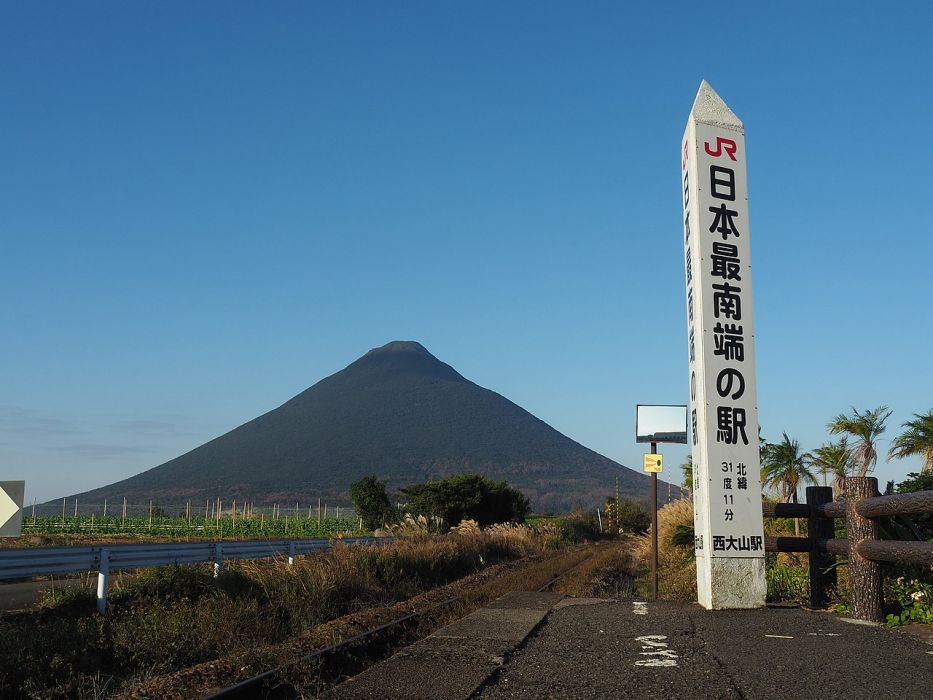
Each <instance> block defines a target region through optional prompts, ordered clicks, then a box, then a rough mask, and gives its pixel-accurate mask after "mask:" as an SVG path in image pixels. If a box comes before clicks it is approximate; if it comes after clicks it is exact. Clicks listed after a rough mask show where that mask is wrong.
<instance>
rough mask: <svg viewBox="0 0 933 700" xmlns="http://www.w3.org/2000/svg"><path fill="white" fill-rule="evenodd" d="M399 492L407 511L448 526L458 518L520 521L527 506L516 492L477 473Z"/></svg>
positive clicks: (506, 485) (484, 521)
mask: <svg viewBox="0 0 933 700" xmlns="http://www.w3.org/2000/svg"><path fill="white" fill-rule="evenodd" d="M402 493H404V494H405V495H406V496H407V497H408V509H409V510H410V511H412V512H413V513H419V514H422V515H428V516H438V517H440V518H442V519H443V520H444V522H445V523H446V524H447V525H448V526H451V527H452V526H454V525H456V524H457V523H459V522H460V521H462V520H475V521H477V522H478V523H479V524H480V525H483V526H485V525H492V524H494V523H507V522H524V520H525V517H526V516H527V515H528V509H529V502H528V498H526V497H525V495H524V494H522V493H521V492H520V491H518V490H516V489H513V488H511V487H509V485H508V484H506V482H504V481H492V480H491V479H487V478H486V477H484V476H482V475H481V474H455V475H454V476H450V477H447V478H446V479H441V480H439V481H429V482H427V483H426V484H415V485H412V486H406V487H405V488H403V489H402Z"/></svg>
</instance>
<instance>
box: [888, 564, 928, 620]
mask: <svg viewBox="0 0 933 700" xmlns="http://www.w3.org/2000/svg"><path fill="white" fill-rule="evenodd" d="M890 592H891V593H892V594H893V596H894V598H895V599H896V600H897V604H898V606H899V607H900V609H901V611H900V612H899V613H897V614H890V615H888V617H887V621H886V624H887V625H888V626H889V627H896V626H897V625H909V624H914V623H920V624H924V625H930V624H933V584H929V583H923V582H922V581H918V580H916V579H913V580H910V581H908V580H907V579H905V578H904V577H903V576H900V577H898V578H897V579H896V580H895V581H894V583H893V584H891V586H890Z"/></svg>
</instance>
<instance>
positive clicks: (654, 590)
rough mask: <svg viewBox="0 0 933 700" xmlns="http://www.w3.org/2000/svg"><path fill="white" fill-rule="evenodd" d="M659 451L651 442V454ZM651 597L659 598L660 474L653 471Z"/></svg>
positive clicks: (656, 445) (654, 443) (655, 444)
mask: <svg viewBox="0 0 933 700" xmlns="http://www.w3.org/2000/svg"><path fill="white" fill-rule="evenodd" d="M657 453H658V443H656V442H652V443H651V454H657ZM651 597H652V599H653V600H657V599H658V474H657V472H651Z"/></svg>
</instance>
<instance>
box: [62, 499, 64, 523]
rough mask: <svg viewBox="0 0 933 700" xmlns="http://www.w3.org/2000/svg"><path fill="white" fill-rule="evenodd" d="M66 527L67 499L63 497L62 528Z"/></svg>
mask: <svg viewBox="0 0 933 700" xmlns="http://www.w3.org/2000/svg"><path fill="white" fill-rule="evenodd" d="M64 527H65V499H64V498H63V499H62V528H63V529H64Z"/></svg>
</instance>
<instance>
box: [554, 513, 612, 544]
mask: <svg viewBox="0 0 933 700" xmlns="http://www.w3.org/2000/svg"><path fill="white" fill-rule="evenodd" d="M555 523H556V524H557V527H558V528H560V533H561V538H562V539H564V540H565V541H567V542H573V543H579V542H585V541H587V540H598V539H599V538H600V537H602V533H601V532H600V528H599V519H598V518H597V517H596V514H595V513H593V512H591V511H575V512H573V513H571V514H570V515H565V516H563V517H561V518H557V520H556V521H555Z"/></svg>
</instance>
